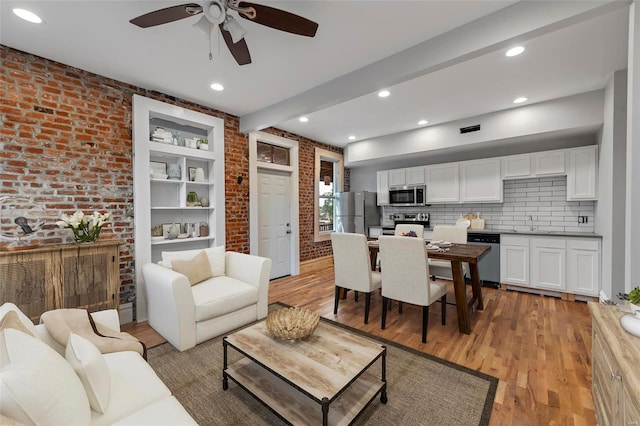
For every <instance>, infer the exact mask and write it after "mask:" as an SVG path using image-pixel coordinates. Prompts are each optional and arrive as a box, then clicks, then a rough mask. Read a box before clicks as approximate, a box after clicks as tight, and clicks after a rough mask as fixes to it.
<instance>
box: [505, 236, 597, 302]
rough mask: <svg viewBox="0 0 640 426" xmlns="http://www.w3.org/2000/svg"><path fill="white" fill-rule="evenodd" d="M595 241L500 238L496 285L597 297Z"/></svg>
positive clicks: (554, 237) (522, 237)
mask: <svg viewBox="0 0 640 426" xmlns="http://www.w3.org/2000/svg"><path fill="white" fill-rule="evenodd" d="M600 245H601V241H600V239H599V238H589V237H564V236H557V237H556V236H535V235H531V236H524V235H511V234H503V235H501V237H500V282H501V283H503V284H507V285H508V284H512V285H514V286H521V287H528V288H532V289H540V290H545V291H554V292H558V293H570V294H573V295H581V296H593V297H595V296H597V295H598V292H599V291H600V262H601V254H600V251H601V250H600Z"/></svg>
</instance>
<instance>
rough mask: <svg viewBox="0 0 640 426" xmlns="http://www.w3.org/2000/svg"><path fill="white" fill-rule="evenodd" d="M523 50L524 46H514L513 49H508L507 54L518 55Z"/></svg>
mask: <svg viewBox="0 0 640 426" xmlns="http://www.w3.org/2000/svg"><path fill="white" fill-rule="evenodd" d="M522 52H524V47H522V46H516V47H512V48H511V49H509V50H507V53H505V54H506V55H507V56H518V55H519V54H521V53H522Z"/></svg>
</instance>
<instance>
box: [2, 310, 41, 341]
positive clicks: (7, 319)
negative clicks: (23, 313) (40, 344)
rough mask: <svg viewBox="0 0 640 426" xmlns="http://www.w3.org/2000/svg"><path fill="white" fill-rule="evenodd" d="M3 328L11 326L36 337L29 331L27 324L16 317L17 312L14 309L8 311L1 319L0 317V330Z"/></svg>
mask: <svg viewBox="0 0 640 426" xmlns="http://www.w3.org/2000/svg"><path fill="white" fill-rule="evenodd" d="M5 328H13V329H14V330H18V331H22V332H23V333H27V334H28V335H29V336H33V337H36V336H34V335H33V334H31V331H29V329H28V328H27V326H25V325H24V324H23V323H22V321H20V317H18V313H17V312H16V311H9V312H7V314H6V315H5V316H4V317H3V318H2V319H0V330H4V329H5Z"/></svg>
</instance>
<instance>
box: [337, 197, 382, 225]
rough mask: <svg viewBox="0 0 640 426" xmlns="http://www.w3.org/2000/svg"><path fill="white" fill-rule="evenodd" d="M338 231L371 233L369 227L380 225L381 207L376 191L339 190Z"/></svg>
mask: <svg viewBox="0 0 640 426" xmlns="http://www.w3.org/2000/svg"><path fill="white" fill-rule="evenodd" d="M335 203H336V225H335V230H336V232H352V233H356V234H364V235H369V227H370V226H376V225H380V209H379V207H378V205H377V200H376V193H375V192H366V191H364V192H338V193H337V194H336V196H335Z"/></svg>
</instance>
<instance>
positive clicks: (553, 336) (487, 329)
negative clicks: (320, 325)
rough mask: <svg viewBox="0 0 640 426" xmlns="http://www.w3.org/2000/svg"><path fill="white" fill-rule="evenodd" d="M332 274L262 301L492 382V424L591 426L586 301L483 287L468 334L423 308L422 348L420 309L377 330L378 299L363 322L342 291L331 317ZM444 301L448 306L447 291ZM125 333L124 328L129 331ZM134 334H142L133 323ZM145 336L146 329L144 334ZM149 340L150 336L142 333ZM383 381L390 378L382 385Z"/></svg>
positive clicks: (290, 284) (272, 290)
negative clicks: (482, 300)
mask: <svg viewBox="0 0 640 426" xmlns="http://www.w3.org/2000/svg"><path fill="white" fill-rule="evenodd" d="M333 294H334V276H333V268H332V267H328V268H324V269H322V270H320V271H316V272H310V273H305V274H301V275H298V276H295V277H285V278H281V279H278V280H274V281H272V282H271V283H270V287H269V302H270V303H272V302H276V301H279V302H282V303H285V304H288V305H292V306H301V307H305V308H307V309H310V310H312V311H315V312H317V313H318V314H320V315H321V316H323V317H325V318H328V319H331V320H334V321H338V322H340V323H343V324H347V325H350V326H352V327H356V328H358V329H360V330H363V331H366V332H368V333H371V334H373V335H377V336H380V337H383V338H386V339H389V340H393V341H395V342H398V343H400V344H403V345H406V346H409V347H412V348H414V349H417V350H420V351H423V352H425V353H429V354H432V355H435V356H437V357H440V358H443V359H446V360H448V361H451V362H454V363H456V364H460V365H464V366H466V367H469V368H472V369H474V370H478V371H481V372H483V373H487V374H490V375H492V376H494V377H497V378H498V379H500V382H499V385H498V390H497V393H496V398H495V401H494V406H493V411H492V413H491V424H492V425H510V424H511V425H547V424H550V425H594V424H595V415H594V411H593V409H594V407H593V398H592V395H591V317H590V314H589V311H588V308H587V305H586V303H583V302H571V301H565V300H561V299H557V298H552V297H544V296H538V295H532V294H526V293H519V292H515V291H503V290H495V289H491V288H483V294H484V297H485V309H484V311H481V312H477V313H476V314H475V315H473V317H472V326H473V330H472V333H471V334H470V335H464V334H460V333H459V332H458V326H457V319H456V310H455V306H451V305H449V306H447V324H446V325H445V326H443V325H442V324H441V323H440V304H439V303H435V304H433V305H432V307H431V312H430V317H429V328H428V335H427V343H424V344H423V343H422V342H421V339H420V329H421V310H420V308H418V307H414V306H411V305H406V304H405V306H404V307H403V313H402V314H398V312H397V305H394V310H393V311H392V312H390V313H389V315H388V316H387V327H386V330H381V329H380V318H381V306H382V303H381V297H380V294H379V293H376V294H374V296H373V297H372V303H371V313H370V318H369V324H367V325H365V324H364V321H363V320H364V297H360V298H359V301H358V302H354V300H353V293H352V292H350V294H349V295H348V298H347V299H346V300H341V301H340V308H339V310H338V314H337V315H333ZM449 300H450V301H453V300H454V298H453V293H452V291H450V295H449ZM129 327H131V326H129ZM136 327H138V332H136V331H135V330H133V329H130V330H128V331H129V332H132V333H133V334H136V335H138V333H139V332H140V331H142V330H144V329H145V328H146V329H148V328H149V327H145V325H144V324H140V325H137V326H136ZM151 332H152V330H151ZM150 335H151V336H152V334H150ZM390 380H391V379H390Z"/></svg>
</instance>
